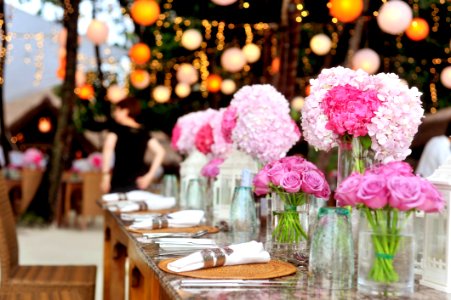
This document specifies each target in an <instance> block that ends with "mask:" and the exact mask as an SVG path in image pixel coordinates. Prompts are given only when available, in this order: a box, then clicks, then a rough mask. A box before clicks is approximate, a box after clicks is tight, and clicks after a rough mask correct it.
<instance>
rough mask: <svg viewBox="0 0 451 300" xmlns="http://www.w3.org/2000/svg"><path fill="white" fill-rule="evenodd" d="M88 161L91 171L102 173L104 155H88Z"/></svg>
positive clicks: (95, 153)
mask: <svg viewBox="0 0 451 300" xmlns="http://www.w3.org/2000/svg"><path fill="white" fill-rule="evenodd" d="M87 159H88V162H89V166H90V170H92V171H100V170H101V169H102V153H100V152H93V153H91V154H89V155H88V158H87Z"/></svg>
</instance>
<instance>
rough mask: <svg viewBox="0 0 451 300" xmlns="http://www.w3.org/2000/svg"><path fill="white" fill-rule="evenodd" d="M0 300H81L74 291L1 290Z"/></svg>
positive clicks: (78, 294)
mask: <svg viewBox="0 0 451 300" xmlns="http://www.w3.org/2000/svg"><path fill="white" fill-rule="evenodd" d="M0 300H83V299H82V298H81V295H80V293H78V292H77V291H74V290H54V291H17V290H9V291H6V290H1V291H0Z"/></svg>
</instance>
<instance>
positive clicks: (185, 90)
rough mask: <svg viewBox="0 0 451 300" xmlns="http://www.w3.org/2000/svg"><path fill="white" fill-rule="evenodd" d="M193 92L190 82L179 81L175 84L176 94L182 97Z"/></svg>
mask: <svg viewBox="0 0 451 300" xmlns="http://www.w3.org/2000/svg"><path fill="white" fill-rule="evenodd" d="M190 93H191V86H190V85H189V84H188V83H183V82H179V83H177V85H176V86H175V94H176V95H177V96H179V97H180V98H186V97H188V95H189V94H190Z"/></svg>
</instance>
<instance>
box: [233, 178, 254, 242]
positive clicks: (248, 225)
mask: <svg viewBox="0 0 451 300" xmlns="http://www.w3.org/2000/svg"><path fill="white" fill-rule="evenodd" d="M230 226H231V230H232V232H233V235H234V238H235V242H246V241H249V240H250V239H252V238H253V235H254V233H255V232H256V231H257V228H258V227H259V224H258V221H257V209H256V207H255V200H254V196H253V193H252V188H251V187H248V186H238V187H235V190H234V192H233V197H232V206H231V207H230Z"/></svg>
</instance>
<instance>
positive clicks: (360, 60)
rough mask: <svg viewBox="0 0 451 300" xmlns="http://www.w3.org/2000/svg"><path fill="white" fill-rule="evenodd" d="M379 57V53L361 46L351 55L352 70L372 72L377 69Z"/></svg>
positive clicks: (379, 63) (379, 62)
mask: <svg viewBox="0 0 451 300" xmlns="http://www.w3.org/2000/svg"><path fill="white" fill-rule="evenodd" d="M380 65H381V59H380V57H379V55H378V54H377V53H376V52H375V51H374V50H372V49H370V48H363V49H360V50H358V51H356V53H355V54H354V56H353V57H352V68H353V69H354V70H357V69H362V70H364V71H365V72H367V73H368V74H374V73H376V72H377V70H379V67H380Z"/></svg>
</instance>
